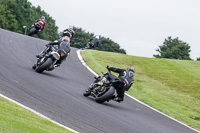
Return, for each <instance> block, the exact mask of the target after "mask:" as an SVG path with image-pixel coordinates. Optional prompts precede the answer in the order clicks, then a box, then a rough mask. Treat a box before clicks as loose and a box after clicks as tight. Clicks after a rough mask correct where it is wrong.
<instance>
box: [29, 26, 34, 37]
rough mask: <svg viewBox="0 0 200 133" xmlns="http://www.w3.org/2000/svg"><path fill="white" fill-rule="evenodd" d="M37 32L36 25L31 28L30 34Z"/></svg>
mask: <svg viewBox="0 0 200 133" xmlns="http://www.w3.org/2000/svg"><path fill="white" fill-rule="evenodd" d="M35 33H36V28H35V27H32V28H31V29H30V31H29V34H28V35H29V36H32V35H33V34H35Z"/></svg>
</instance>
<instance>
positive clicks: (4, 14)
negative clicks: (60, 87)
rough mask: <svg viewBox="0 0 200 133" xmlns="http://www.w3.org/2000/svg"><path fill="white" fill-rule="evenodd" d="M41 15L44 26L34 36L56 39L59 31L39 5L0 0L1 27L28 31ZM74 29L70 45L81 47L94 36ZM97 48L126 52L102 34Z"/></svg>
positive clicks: (24, 1) (49, 39)
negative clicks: (43, 18)
mask: <svg viewBox="0 0 200 133" xmlns="http://www.w3.org/2000/svg"><path fill="white" fill-rule="evenodd" d="M41 16H45V18H46V24H45V28H44V30H43V31H42V32H39V33H38V34H37V35H34V36H35V37H38V38H40V39H44V40H48V41H53V40H56V39H58V38H59V33H58V27H57V26H56V24H55V20H54V19H53V18H52V17H51V16H49V14H47V13H46V12H45V11H44V10H41V7H40V6H38V7H35V6H33V5H32V4H31V3H30V2H28V1H27V0H0V28H2V29H6V30H10V31H14V32H18V33H21V34H24V33H25V30H26V29H25V28H24V26H26V27H27V32H28V31H29V28H30V27H31V25H32V24H33V23H34V22H35V20H37V19H39V18H40V17H41ZM63 30H64V29H63ZM74 31H75V36H74V38H73V39H72V40H71V46H72V47H76V48H83V47H85V46H86V44H87V43H88V41H89V40H90V38H92V37H93V36H94V34H93V33H89V32H86V31H85V30H83V29H82V28H77V27H74ZM97 49H98V50H102V51H110V52H118V53H124V54H126V51H125V50H124V49H121V48H120V46H119V44H117V43H115V42H114V41H112V40H111V39H109V38H105V37H103V36H101V37H100V44H99V47H98V48H97Z"/></svg>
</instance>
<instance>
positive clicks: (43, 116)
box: [0, 93, 78, 133]
mask: <svg viewBox="0 0 200 133" xmlns="http://www.w3.org/2000/svg"><path fill="white" fill-rule="evenodd" d="M0 97H3V98H5V99H7V100H9V101H11V102H13V103H15V104H17V105H19V106H21V107H22V108H25V109H27V110H29V111H31V112H33V113H34V114H36V115H38V116H40V117H42V118H44V119H47V120H49V121H51V122H53V123H55V124H57V125H59V126H61V127H64V128H65V129H67V130H70V131H72V132H74V133H78V132H77V131H75V130H73V129H71V128H69V127H66V126H64V125H62V124H60V123H58V122H56V121H54V120H52V119H50V118H48V117H47V116H45V115H43V114H41V113H39V112H37V111H35V110H33V109H31V108H29V107H27V106H25V105H23V104H21V103H19V102H17V101H15V100H13V99H11V98H8V97H6V96H4V95H2V94H1V93H0Z"/></svg>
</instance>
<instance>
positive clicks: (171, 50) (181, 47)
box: [153, 37, 191, 60]
mask: <svg viewBox="0 0 200 133" xmlns="http://www.w3.org/2000/svg"><path fill="white" fill-rule="evenodd" d="M156 51H158V52H159V53H160V55H153V56H154V57H156V58H169V59H179V60H191V58H190V54H189V52H190V51H191V50H190V46H189V45H188V44H187V43H186V42H183V41H181V40H179V39H178V37H177V38H175V39H172V38H171V37H168V39H165V41H164V43H163V45H161V46H159V48H158V49H156Z"/></svg>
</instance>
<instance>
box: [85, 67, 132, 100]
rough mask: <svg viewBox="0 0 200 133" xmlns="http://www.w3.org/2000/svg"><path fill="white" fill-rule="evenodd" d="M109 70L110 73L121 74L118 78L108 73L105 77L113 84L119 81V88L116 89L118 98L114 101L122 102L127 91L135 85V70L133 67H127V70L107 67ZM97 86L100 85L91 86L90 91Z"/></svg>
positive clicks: (114, 98)
mask: <svg viewBox="0 0 200 133" xmlns="http://www.w3.org/2000/svg"><path fill="white" fill-rule="evenodd" d="M107 69H108V70H109V71H113V72H116V73H119V76H118V77H116V76H115V75H113V74H111V73H107V75H105V77H106V79H108V80H109V81H111V82H112V81H114V80H116V79H118V81H119V82H117V84H118V86H119V88H116V90H117V97H113V100H115V101H117V102H121V101H123V99H124V93H125V91H128V90H129V89H130V87H131V86H132V84H133V81H134V79H133V76H134V73H135V69H134V68H133V67H131V66H129V67H127V69H123V68H115V67H110V66H107ZM96 78H97V77H96ZM99 83H102V82H101V81H100V82H99ZM97 84H98V83H96V84H94V83H93V84H91V85H90V86H89V88H88V91H90V90H91V89H93V88H95V87H96V85H97Z"/></svg>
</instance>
